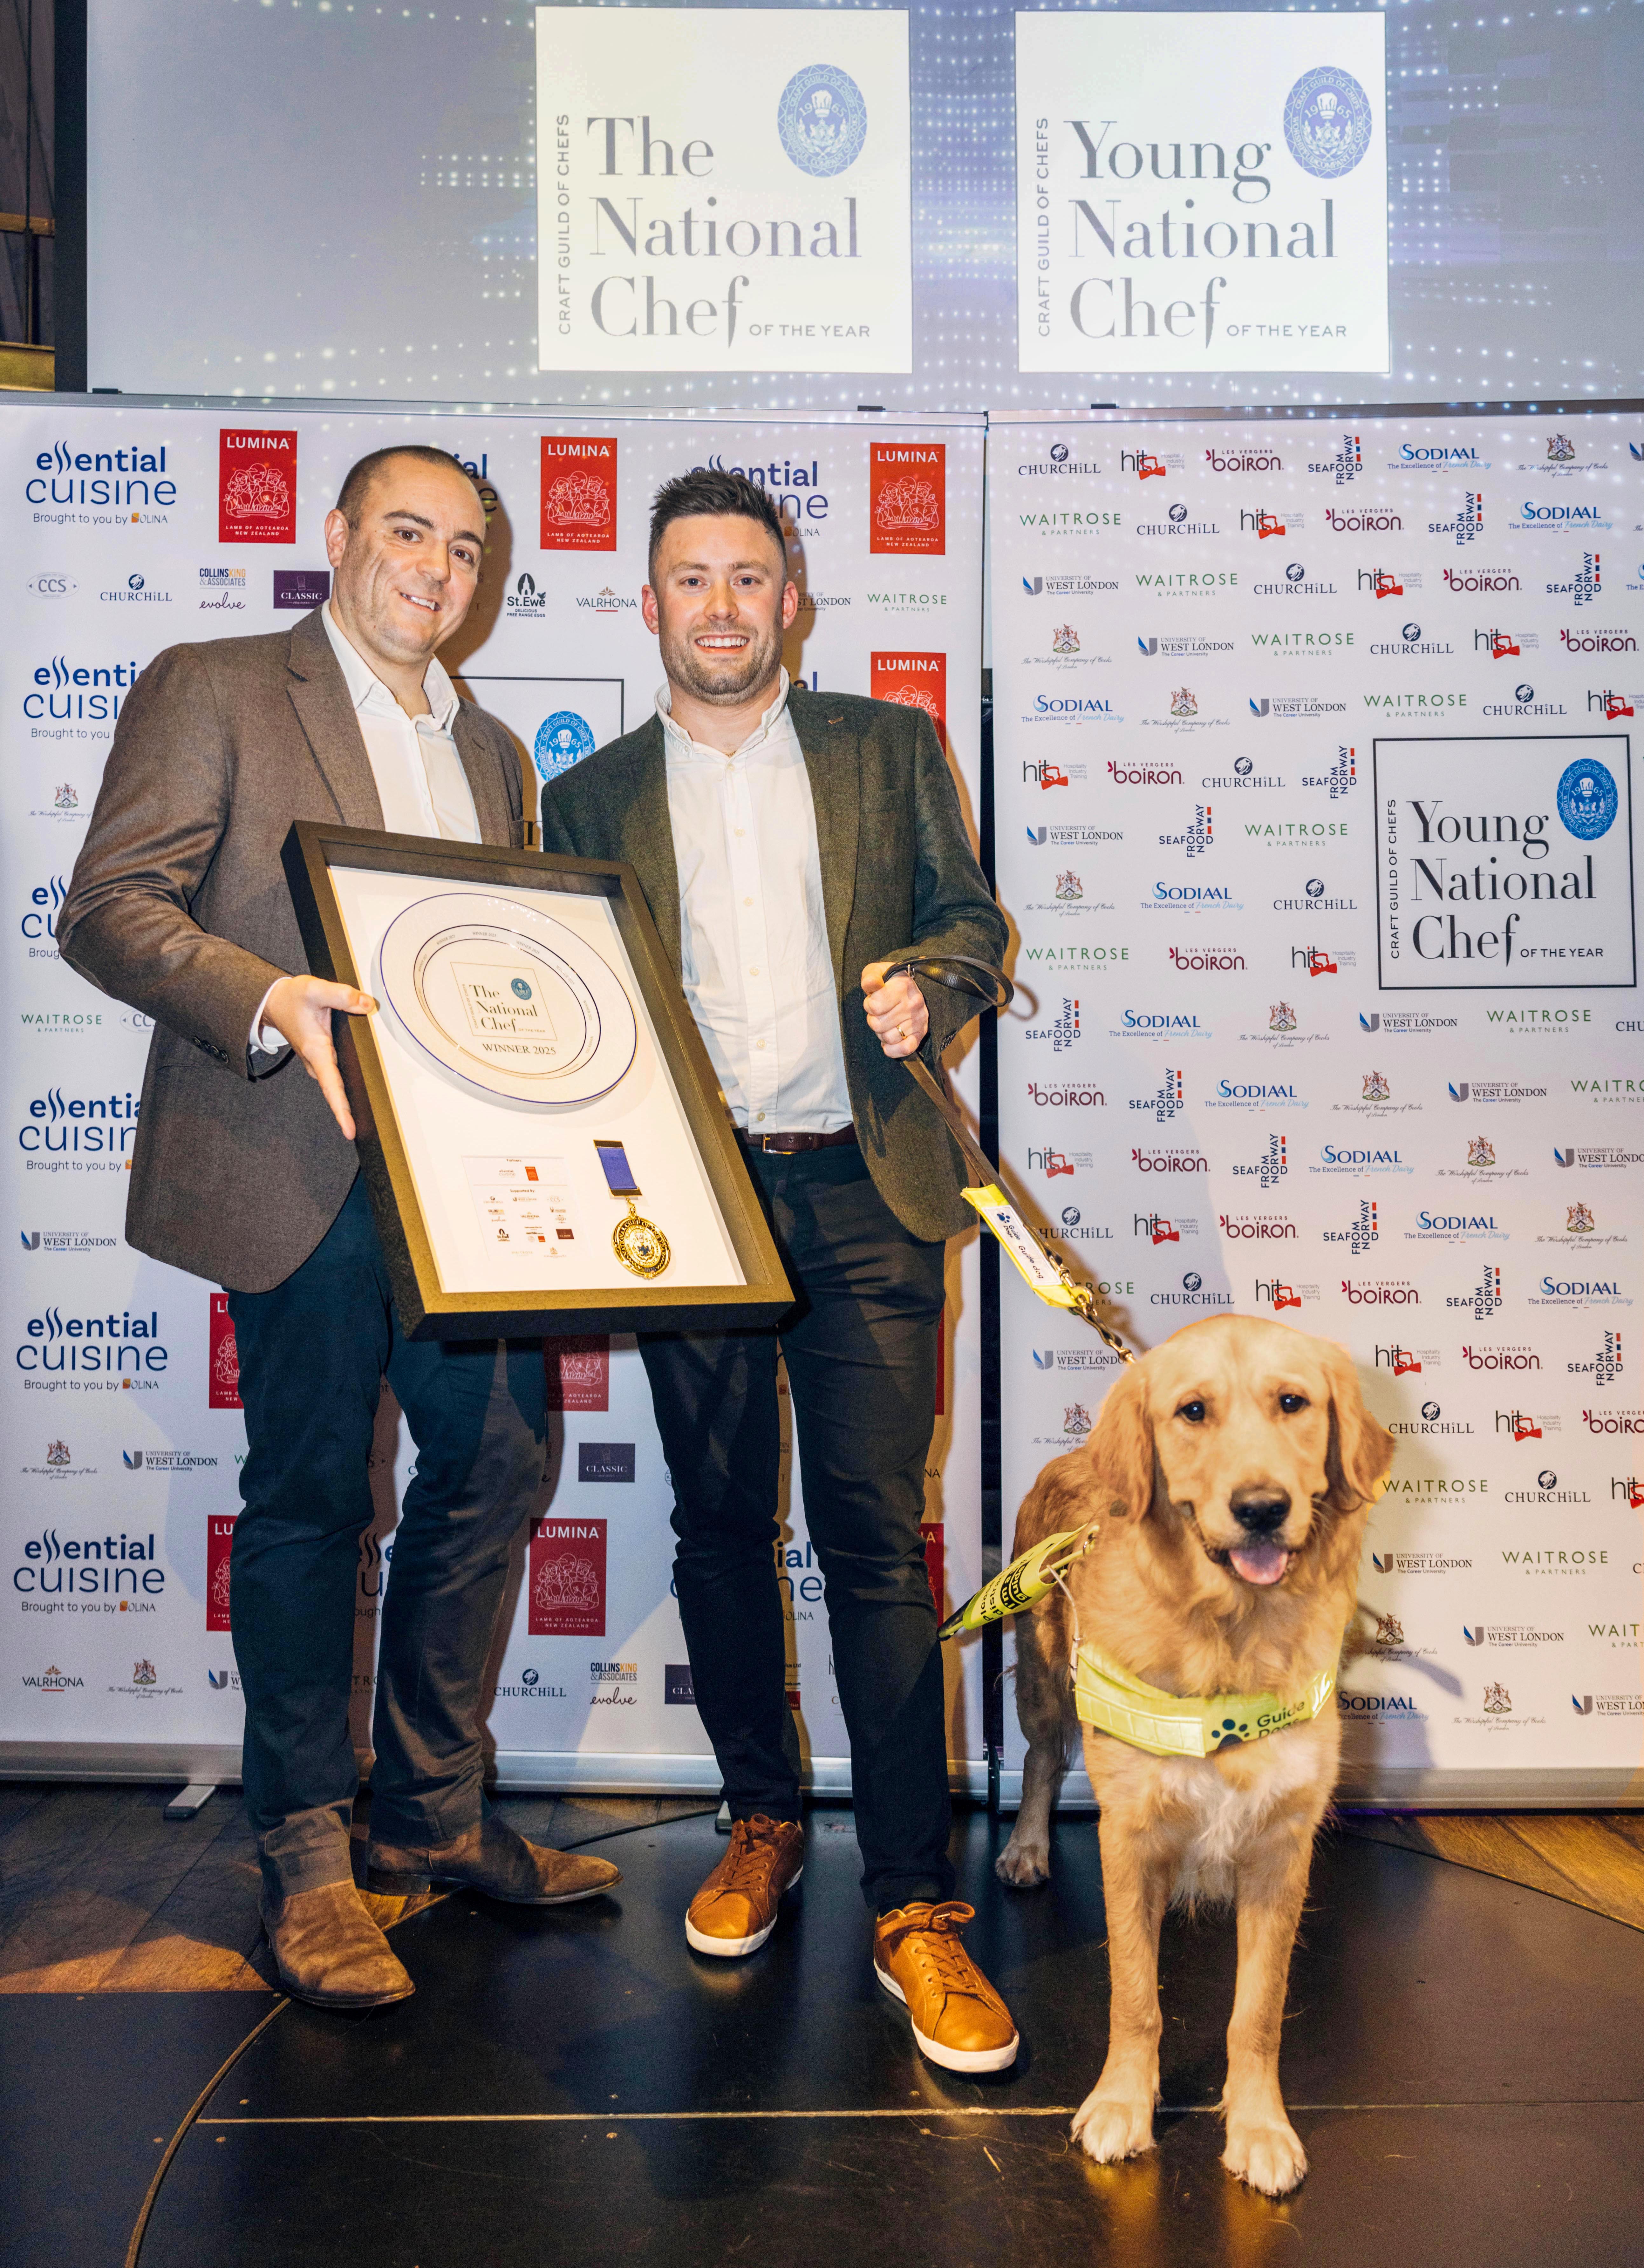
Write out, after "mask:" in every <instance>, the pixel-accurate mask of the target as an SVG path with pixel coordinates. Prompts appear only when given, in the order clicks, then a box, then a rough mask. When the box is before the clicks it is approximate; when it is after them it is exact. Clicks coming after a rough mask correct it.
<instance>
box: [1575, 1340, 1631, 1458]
mask: <svg viewBox="0 0 1644 2268" xmlns="http://www.w3.org/2000/svg"><path fill="white" fill-rule="evenodd" d="M1621 1366H1622V1348H1621V1334H1620V1332H1619V1331H1606V1332H1605V1333H1604V1334H1603V1337H1602V1338H1601V1339H1600V1341H1599V1342H1598V1344H1597V1346H1596V1348H1595V1349H1594V1351H1593V1353H1592V1355H1591V1356H1590V1357H1589V1359H1588V1360H1587V1361H1585V1362H1567V1363H1566V1364H1565V1366H1564V1367H1565V1372H1566V1373H1567V1376H1569V1377H1571V1378H1586V1379H1590V1381H1592V1383H1593V1384H1594V1385H1595V1386H1615V1385H1617V1384H1618V1383H1619V1381H1620V1378H1621ZM1581 1416H1582V1418H1583V1419H1584V1420H1585V1421H1586V1425H1587V1430H1588V1432H1589V1433H1597V1432H1603V1426H1602V1425H1595V1424H1594V1423H1593V1418H1592V1412H1591V1411H1590V1410H1582V1412H1581Z"/></svg>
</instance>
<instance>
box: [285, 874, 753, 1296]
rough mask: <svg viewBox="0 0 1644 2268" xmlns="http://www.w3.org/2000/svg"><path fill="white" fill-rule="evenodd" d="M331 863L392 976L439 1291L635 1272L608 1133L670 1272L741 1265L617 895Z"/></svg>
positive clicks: (411, 1136) (410, 1133) (353, 915)
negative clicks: (627, 1253) (659, 1238)
mask: <svg viewBox="0 0 1644 2268" xmlns="http://www.w3.org/2000/svg"><path fill="white" fill-rule="evenodd" d="M330 878H331V882H332V887H333V888H334V889H335V894H336V902H337V905H338V908H339V910H340V911H341V914H342V917H343V924H344V926H345V928H346V930H347V932H348V940H349V948H350V954H352V957H353V961H354V966H355V967H356V968H358V969H359V970H361V971H362V972H369V974H367V975H366V976H365V982H366V983H367V984H368V985H375V986H379V987H380V988H381V989H380V990H379V992H378V998H379V1001H380V1006H379V1011H378V1013H377V1014H376V1015H374V1016H373V1017H372V1020H371V1021H372V1028H373V1030H374V1032H375V1034H376V1037H377V1042H378V1047H379V1049H380V1056H381V1060H382V1068H383V1075H384V1078H385V1079H387V1086H388V1093H389V1096H390V1099H391V1101H392V1102H393V1106H394V1117H395V1119H396V1121H397V1123H398V1126H399V1132H400V1138H401V1140H402V1143H403V1145H404V1147H405V1153H406V1157H407V1159H408V1160H409V1164H410V1167H411V1170H412V1173H413V1174H414V1175H415V1177H416V1181H417V1190H418V1193H419V1196H420V1197H421V1200H422V1205H423V1211H424V1220H425V1223H426V1226H427V1231H428V1237H429V1242H430V1246H431V1250H432V1254H433V1259H434V1264H435V1267H436V1269H437V1270H438V1271H439V1281H440V1287H441V1289H442V1290H443V1291H444V1292H447V1293H463V1292H468V1293H474V1292H479V1293H484V1292H513V1293H518V1292H520V1291H522V1290H526V1289H530V1288H533V1287H539V1286H540V1287H541V1288H542V1290H544V1291H550V1292H584V1291H586V1292H590V1293H596V1292H631V1291H633V1290H634V1289H635V1288H636V1286H637V1285H638V1282H639V1280H640V1279H639V1278H638V1277H636V1275H635V1274H634V1273H633V1271H632V1270H630V1269H627V1268H625V1267H624V1266H623V1263H622V1262H621V1261H620V1260H619V1259H618V1258H617V1256H616V1251H615V1250H614V1248H613V1246H612V1242H611V1238H612V1233H613V1232H614V1231H615V1230H616V1227H617V1226H618V1225H619V1223H621V1222H622V1221H623V1220H625V1219H629V1218H630V1213H629V1206H628V1202H627V1200H626V1199H625V1198H622V1197H613V1196H612V1194H611V1192H610V1189H609V1187H608V1183H607V1181H606V1176H605V1174H604V1171H603V1169H602V1167H601V1163H600V1158H599V1153H598V1152H597V1151H596V1149H595V1147H594V1144H595V1142H596V1141H601V1142H620V1143H621V1144H622V1145H623V1150H624V1152H625V1153H626V1156H627V1159H628V1163H629V1166H630V1169H631V1171H632V1174H633V1177H634V1180H635V1181H636V1182H637V1183H638V1189H639V1194H638V1197H637V1198H636V1200H635V1205H636V1209H637V1210H638V1211H639V1212H640V1213H641V1214H642V1215H643V1216H644V1217H645V1219H647V1220H650V1221H653V1222H654V1223H655V1224H656V1226H658V1227H659V1228H660V1230H661V1231H662V1233H663V1234H664V1235H665V1236H666V1237H667V1241H668V1245H669V1248H670V1253H671V1257H670V1259H669V1263H668V1266H667V1271H666V1273H665V1275H663V1276H662V1277H660V1278H656V1279H654V1280H655V1281H656V1282H657V1283H658V1284H659V1285H660V1286H662V1287H667V1288H671V1287H672V1286H674V1285H681V1286H686V1285H704V1286H711V1287H715V1288H718V1287H721V1286H726V1287H728V1286H733V1285H741V1284H743V1283H745V1282H746V1281H747V1278H746V1277H745V1275H744V1274H743V1271H742V1270H741V1267H740V1265H739V1264H738V1262H737V1259H736V1256H735V1252H734V1248H733V1246H732V1242H731V1239H730V1237H729V1235H728V1234H727V1233H726V1226H725V1222H724V1219H723V1217H722V1215H721V1213H720V1211H719V1204H718V1202H717V1201H716V1199H715V1197H714V1195H713V1191H712V1189H711V1187H710V1186H709V1183H708V1182H707V1179H706V1177H705V1175H704V1173H703V1171H702V1168H701V1167H700V1165H699V1164H698V1162H697V1145H696V1143H695V1141H694V1139H693V1138H692V1136H691V1133H690V1130H689V1124H688V1123H687V1120H686V1117H685V1114H684V1111H683V1108H682V1105H681V1102H680V1098H679V1094H678V1092H677V1090H676V1089H675V1084H674V1080H673V1079H672V1076H671V1075H670V1073H669V1071H668V1069H667V1064H666V1063H665V1062H664V1060H663V1058H662V1056H661V1052H660V1049H659V1047H658V1045H657V1040H656V1035H655V1034H654V1032H653V1031H652V1027H651V1020H650V1017H649V1015H648V1014H647V1013H646V1010H645V1001H644V996H643V994H642V992H641V990H640V988H639V985H638V981H637V979H636V977H635V975H634V971H633V968H632V965H631V963H630V960H629V957H628V952H627V948H626V946H624V945H623V940H622V937H621V935H620V933H619V932H618V930H617V926H616V920H615V918H614V917H613V914H612V911H611V908H610V905H609V902H608V901H607V900H606V899H605V898H604V897H602V896H600V895H594V894H592V893H586V894H585V893H582V892H577V891H565V892H558V891H546V890H541V889H522V888H518V887H512V886H510V885H508V884H499V883H493V882H462V881H439V882H431V881H430V880H427V879H426V878H425V877H423V876H417V875H410V874H393V873H379V872H376V871H374V870H372V869H368V868H364V867H358V866H347V865H333V866H332V867H331V868H330ZM436 901H437V903H436ZM396 924H402V926H400V928H399V931H398V938H397V939H396V935H395V932H396ZM402 945H405V946H408V947H409V949H407V950H403V951H402V950H401V949H400V948H401V946H402ZM419 962H420V975H421V978H422V982H421V986H420V992H419V988H418V984H417V976H418V973H419ZM517 988H522V989H517ZM385 993H387V995H389V996H390V997H388V998H385V997H384V994H385ZM590 1090H592V1091H590ZM550 1098H565V1099H550Z"/></svg>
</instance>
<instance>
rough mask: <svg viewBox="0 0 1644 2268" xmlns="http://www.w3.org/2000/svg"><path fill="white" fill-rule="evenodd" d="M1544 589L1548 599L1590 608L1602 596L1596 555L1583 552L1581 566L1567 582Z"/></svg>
mask: <svg viewBox="0 0 1644 2268" xmlns="http://www.w3.org/2000/svg"><path fill="white" fill-rule="evenodd" d="M1544 588H1545V590H1546V593H1547V596H1548V597H1549V598H1550V599H1568V600H1569V601H1570V603H1571V604H1572V605H1573V606H1577V607H1590V606H1591V604H1592V602H1593V600H1595V599H1596V598H1600V597H1602V596H1603V571H1602V567H1601V564H1600V560H1599V555H1598V553H1597V552H1596V551H1584V552H1583V553H1582V554H1581V565H1580V566H1579V567H1578V568H1577V569H1576V571H1575V572H1574V575H1572V576H1571V578H1570V579H1569V580H1568V582H1567V583H1549V584H1547V585H1545V586H1544ZM1578 651H1579V649H1578Z"/></svg>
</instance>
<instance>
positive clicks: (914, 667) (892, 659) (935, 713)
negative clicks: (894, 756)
mask: <svg viewBox="0 0 1644 2268" xmlns="http://www.w3.org/2000/svg"><path fill="white" fill-rule="evenodd" d="M868 673H869V674H868V691H869V693H870V695H871V696H873V698H874V700H875V701H895V702H896V703H898V704H899V705H900V706H901V707H902V708H903V709H921V710H923V711H924V712H925V715H926V716H927V717H928V718H930V720H931V722H932V724H933V725H935V727H936V736H937V738H938V740H945V739H946V738H947V655H946V654H945V653H873V654H870V655H869V656H868Z"/></svg>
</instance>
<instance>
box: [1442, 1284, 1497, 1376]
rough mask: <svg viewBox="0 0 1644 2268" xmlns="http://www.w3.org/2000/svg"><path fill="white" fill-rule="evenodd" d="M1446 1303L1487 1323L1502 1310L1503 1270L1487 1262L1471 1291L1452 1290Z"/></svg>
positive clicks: (1476, 1320)
mask: <svg viewBox="0 0 1644 2268" xmlns="http://www.w3.org/2000/svg"><path fill="white" fill-rule="evenodd" d="M1444 1304H1445V1306H1446V1307H1461V1308H1463V1309H1466V1310H1468V1311H1469V1312H1471V1315H1472V1319H1473V1321H1474V1322H1476V1323H1487V1322H1489V1320H1490V1318H1491V1316H1492V1315H1495V1314H1500V1311H1501V1270H1500V1269H1499V1268H1497V1267H1495V1266H1493V1265H1491V1264H1489V1263H1486V1265H1485V1269H1484V1270H1483V1272H1482V1274H1481V1275H1480V1276H1479V1278H1478V1282H1477V1283H1476V1284H1475V1285H1473V1287H1472V1289H1471V1291H1470V1292H1460V1293H1459V1294H1458V1293H1456V1292H1450V1293H1449V1294H1447V1295H1446V1298H1445V1301H1444ZM1469 1367H1470V1368H1471V1365H1470V1366H1469Z"/></svg>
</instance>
